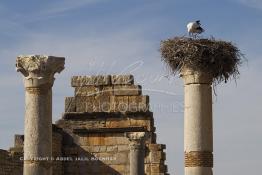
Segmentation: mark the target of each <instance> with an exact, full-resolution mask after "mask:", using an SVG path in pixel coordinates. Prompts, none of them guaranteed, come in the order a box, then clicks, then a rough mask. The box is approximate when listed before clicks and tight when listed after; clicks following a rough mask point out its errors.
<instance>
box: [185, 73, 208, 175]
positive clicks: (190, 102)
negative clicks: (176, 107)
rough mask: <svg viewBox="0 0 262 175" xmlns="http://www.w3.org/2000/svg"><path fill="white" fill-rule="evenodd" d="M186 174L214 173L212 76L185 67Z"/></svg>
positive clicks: (206, 174)
mask: <svg viewBox="0 0 262 175" xmlns="http://www.w3.org/2000/svg"><path fill="white" fill-rule="evenodd" d="M181 76H182V78H183V80H184V94H185V102H184V103H185V104H184V105H185V111H184V151H185V175H212V174H213V171H212V167H213V129H212V128H213V127H212V87H211V85H212V76H211V75H209V74H206V73H203V72H201V71H197V70H192V69H188V68H184V69H183V71H182V72H181Z"/></svg>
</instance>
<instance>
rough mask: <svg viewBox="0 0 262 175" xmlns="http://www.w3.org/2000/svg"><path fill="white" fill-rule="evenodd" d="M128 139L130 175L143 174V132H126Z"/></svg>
mask: <svg viewBox="0 0 262 175" xmlns="http://www.w3.org/2000/svg"><path fill="white" fill-rule="evenodd" d="M126 136H127V137H128V139H129V141H130V144H129V146H130V175H144V174H145V139H146V133H145V132H130V133H126Z"/></svg>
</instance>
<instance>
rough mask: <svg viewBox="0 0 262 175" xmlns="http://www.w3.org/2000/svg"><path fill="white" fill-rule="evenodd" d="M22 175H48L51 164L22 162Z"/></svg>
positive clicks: (50, 172)
mask: <svg viewBox="0 0 262 175" xmlns="http://www.w3.org/2000/svg"><path fill="white" fill-rule="evenodd" d="M23 174H24V175H50V174H52V163H51V162H47V161H24V172H23Z"/></svg>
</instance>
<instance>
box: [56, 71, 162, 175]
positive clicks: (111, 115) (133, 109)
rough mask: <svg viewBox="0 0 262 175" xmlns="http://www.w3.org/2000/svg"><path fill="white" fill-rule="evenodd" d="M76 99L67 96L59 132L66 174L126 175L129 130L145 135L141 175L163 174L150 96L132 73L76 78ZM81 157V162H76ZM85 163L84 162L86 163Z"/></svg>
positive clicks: (73, 79) (73, 84) (160, 147)
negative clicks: (61, 132)
mask: <svg viewBox="0 0 262 175" xmlns="http://www.w3.org/2000/svg"><path fill="white" fill-rule="evenodd" d="M71 85H72V87H74V88H75V91H74V97H66V99H65V113H64V114H63V117H62V119H60V120H59V121H57V123H56V124H57V126H58V127H60V128H63V131H64V135H63V140H64V142H63V153H64V156H65V157H71V158H72V157H73V161H65V162H64V174H65V175H73V174H74V175H75V174H79V175H81V174H92V175H108V174H110V175H117V174H118V175H120V174H121V175H129V174H130V162H129V160H130V148H129V144H130V141H129V140H128V138H126V136H125V134H126V133H127V132H146V133H148V135H149V137H147V139H146V140H145V145H146V154H145V158H144V159H145V174H146V175H164V174H167V167H166V165H165V153H164V151H163V150H164V149H165V146H164V145H161V144H157V143H156V134H155V127H154V119H153V114H152V112H150V111H149V97H148V96H146V95H142V88H141V86H140V85H135V84H134V77H133V76H132V75H106V76H74V77H73V78H72V81H71ZM79 157H80V158H81V157H82V158H83V159H84V158H85V160H84V161H80V160H75V159H79ZM87 159H88V160H87Z"/></svg>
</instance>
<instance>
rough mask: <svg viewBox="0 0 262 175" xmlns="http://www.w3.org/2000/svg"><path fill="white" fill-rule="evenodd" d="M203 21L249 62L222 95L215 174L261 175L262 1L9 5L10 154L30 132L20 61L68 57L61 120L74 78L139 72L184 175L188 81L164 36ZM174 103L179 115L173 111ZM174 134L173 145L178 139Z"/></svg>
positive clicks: (5, 121) (2, 12)
mask: <svg viewBox="0 0 262 175" xmlns="http://www.w3.org/2000/svg"><path fill="white" fill-rule="evenodd" d="M197 19H200V20H201V22H202V25H203V27H204V28H205V30H206V32H205V34H204V37H209V36H211V35H212V36H214V37H215V38H218V39H223V40H227V41H232V42H233V43H236V44H237V46H239V48H240V49H241V50H242V52H243V53H244V54H245V55H246V58H247V59H248V63H245V64H243V66H242V68H241V76H240V78H239V79H238V81H237V84H236V83H235V82H234V81H232V82H229V83H228V84H225V85H219V86H218V87H217V88H216V91H217V94H218V95H217V97H214V100H213V101H214V102H213V103H214V150H215V152H214V153H215V167H214V172H215V174H223V175H232V174H238V175H246V174H257V172H258V171H259V170H260V169H259V167H261V166H262V162H261V157H262V152H261V151H260V148H261V147H262V141H261V139H260V138H261V135H262V128H261V122H262V118H261V113H262V109H261V105H262V92H261V89H262V82H261V75H262V70H261V66H262V61H261V56H262V49H261V46H262V35H261V31H262V1H260V0H220V1H215V0H199V1H193V0H190V1H189V0H163V1H157V0H151V1H150V0H143V1H141V0H125V1H123V0H77V1H73V0H59V1H57V0H46V1H33V0H26V1H21V0H12V1H8V0H6V1H1V2H0V21H1V25H0V39H1V40H0V63H1V64H0V82H1V83H0V96H1V98H0V114H1V119H2V120H1V123H0V133H1V136H0V148H3V149H7V148H8V147H9V146H11V145H12V142H13V135H14V134H15V133H23V117H24V92H23V84H22V77H21V75H19V73H16V72H15V59H16V56H18V55H20V54H47V55H55V56H65V57H66V69H65V70H64V71H63V72H62V73H61V74H60V75H56V77H57V80H56V81H55V85H54V88H53V92H54V97H53V101H54V109H53V121H56V120H57V119H59V118H60V116H61V113H62V112H63V100H64V97H65V96H72V95H73V89H72V88H70V77H71V76H73V75H89V74H118V73H132V74H134V75H135V78H136V83H137V84H141V85H143V88H144V94H149V95H150V99H151V104H152V106H157V105H159V104H161V105H163V106H164V107H165V109H166V110H159V109H157V108H152V110H153V112H154V116H155V124H156V127H157V134H158V142H159V143H165V144H167V150H166V152H167V164H168V166H169V172H170V174H172V175H173V174H174V173H176V174H182V173H183V83H182V81H181V80H180V79H179V78H178V77H170V78H169V79H167V78H163V77H164V76H165V75H167V74H168V72H167V71H166V70H165V66H164V64H163V63H162V62H161V59H160V54H159V52H158V49H159V43H160V41H161V40H163V39H167V38H168V37H173V36H181V35H184V34H186V27H185V26H186V24H187V22H189V21H192V20H197ZM170 106H174V110H169V107H170ZM170 137H172V139H170Z"/></svg>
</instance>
